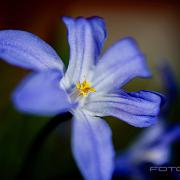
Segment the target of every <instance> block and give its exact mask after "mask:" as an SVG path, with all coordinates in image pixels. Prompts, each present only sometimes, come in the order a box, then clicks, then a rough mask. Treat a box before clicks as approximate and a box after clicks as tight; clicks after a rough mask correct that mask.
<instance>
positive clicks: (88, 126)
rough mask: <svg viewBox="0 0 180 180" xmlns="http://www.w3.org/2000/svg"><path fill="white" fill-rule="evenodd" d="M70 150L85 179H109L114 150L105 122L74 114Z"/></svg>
mask: <svg viewBox="0 0 180 180" xmlns="http://www.w3.org/2000/svg"><path fill="white" fill-rule="evenodd" d="M72 148H73V154H74V157H75V160H76V162H77V164H78V167H79V169H80V170H81V173H82V175H83V176H84V178H85V179H87V180H88V179H89V180H92V179H93V180H110V179H111V176H112V172H113V165H114V150H113V145H112V137H111V130H110V128H109V126H108V125H107V124H106V123H105V121H103V120H102V119H100V118H98V117H92V116H89V115H87V114H85V113H84V112H76V113H75V117H74V120H73V131H72Z"/></svg>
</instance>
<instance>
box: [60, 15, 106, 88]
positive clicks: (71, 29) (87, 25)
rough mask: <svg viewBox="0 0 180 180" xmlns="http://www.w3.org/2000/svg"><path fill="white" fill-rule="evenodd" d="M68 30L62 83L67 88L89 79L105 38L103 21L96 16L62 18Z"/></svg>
mask: <svg viewBox="0 0 180 180" xmlns="http://www.w3.org/2000/svg"><path fill="white" fill-rule="evenodd" d="M63 20H64V23H65V24H66V27H67V30H68V41H69V46H70V61H69V65H68V69H67V71H66V74H65V78H64V79H63V81H62V83H63V84H64V86H65V87H66V88H67V89H68V88H69V87H71V86H73V85H75V84H76V83H77V81H79V80H80V81H83V80H84V79H85V78H86V79H89V78H90V74H91V71H92V69H93V68H94V65H95V64H96V62H97V58H98V57H99V54H100V52H101V48H102V46H103V44H104V40H105V38H106V30H105V24H104V21H103V20H102V19H101V18H98V17H92V18H89V19H84V18H81V17H80V18H77V19H73V18H69V17H64V18H63Z"/></svg>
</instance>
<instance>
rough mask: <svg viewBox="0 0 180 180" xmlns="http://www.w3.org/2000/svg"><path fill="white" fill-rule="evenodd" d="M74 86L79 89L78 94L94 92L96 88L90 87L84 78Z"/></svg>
mask: <svg viewBox="0 0 180 180" xmlns="http://www.w3.org/2000/svg"><path fill="white" fill-rule="evenodd" d="M76 88H77V89H78V90H79V95H80V96H87V95H88V93H89V92H96V89H95V88H93V87H91V85H90V84H89V82H87V81H86V80H84V81H83V82H82V83H80V82H78V83H77V84H76Z"/></svg>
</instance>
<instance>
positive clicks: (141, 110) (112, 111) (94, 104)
mask: <svg viewBox="0 0 180 180" xmlns="http://www.w3.org/2000/svg"><path fill="white" fill-rule="evenodd" d="M161 102H162V96H161V95H160V94H157V93H154V92H150V91H139V92H136V93H125V92H119V93H114V94H107V95H98V94H97V95H96V96H95V97H93V98H91V100H89V101H88V103H87V104H86V105H85V106H84V108H85V109H87V110H88V111H90V112H91V113H93V114H94V115H97V116H115V117H117V118H119V119H122V120H123V121H125V122H127V123H129V124H131V125H133V126H137V127H146V126H149V125H151V124H154V123H155V122H156V116H157V115H158V113H159V111H160V104H161Z"/></svg>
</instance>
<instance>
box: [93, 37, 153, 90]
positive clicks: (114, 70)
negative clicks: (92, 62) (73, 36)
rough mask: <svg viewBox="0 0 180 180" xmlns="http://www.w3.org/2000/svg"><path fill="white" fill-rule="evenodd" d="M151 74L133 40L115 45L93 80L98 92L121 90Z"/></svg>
mask: <svg viewBox="0 0 180 180" xmlns="http://www.w3.org/2000/svg"><path fill="white" fill-rule="evenodd" d="M150 75H151V74H150V72H149V69H148V67H147V64H146V60H145V57H144V55H143V54H142V52H141V51H140V50H139V48H138V46H137V44H136V42H135V41H134V40H133V39H132V38H124V39H122V40H120V41H118V42H117V43H115V44H114V45H113V46H112V47H111V48H110V49H109V50H108V51H107V52H106V53H105V54H104V55H103V57H102V58H101V60H100V61H99V63H98V64H97V67H96V68H95V73H94V76H93V79H92V82H93V84H92V86H93V87H95V88H96V90H97V91H105V92H109V91H112V90H114V89H119V88H120V87H122V86H123V85H124V84H126V83H127V82H128V81H129V80H131V79H132V78H134V77H149V76H150Z"/></svg>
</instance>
